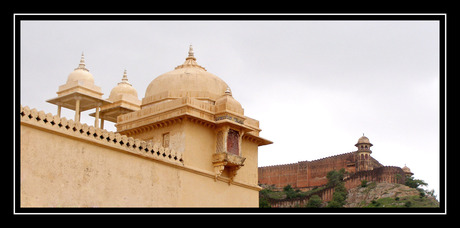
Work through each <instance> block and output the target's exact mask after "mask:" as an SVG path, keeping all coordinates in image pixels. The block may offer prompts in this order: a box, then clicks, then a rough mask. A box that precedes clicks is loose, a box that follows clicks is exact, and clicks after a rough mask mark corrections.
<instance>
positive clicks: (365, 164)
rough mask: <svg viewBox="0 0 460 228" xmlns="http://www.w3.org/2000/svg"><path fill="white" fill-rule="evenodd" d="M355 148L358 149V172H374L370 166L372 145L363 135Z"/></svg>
mask: <svg viewBox="0 0 460 228" xmlns="http://www.w3.org/2000/svg"><path fill="white" fill-rule="evenodd" d="M355 146H356V147H357V148H358V150H357V151H356V171H358V172H359V171H367V170H372V169H373V168H372V166H371V164H370V161H371V160H370V158H371V153H372V151H371V146H373V145H372V143H371V142H370V141H369V139H368V138H367V137H366V136H364V134H363V136H362V137H361V138H359V139H358V143H356V144H355Z"/></svg>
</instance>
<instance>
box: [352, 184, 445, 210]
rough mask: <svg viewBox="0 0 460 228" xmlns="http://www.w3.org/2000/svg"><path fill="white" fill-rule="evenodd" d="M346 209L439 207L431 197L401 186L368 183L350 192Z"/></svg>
mask: <svg viewBox="0 0 460 228" xmlns="http://www.w3.org/2000/svg"><path fill="white" fill-rule="evenodd" d="M346 201H347V204H346V205H345V206H344V207H439V202H438V201H437V200H436V199H435V198H434V197H433V196H430V195H425V194H421V193H420V191H418V190H417V189H415V188H410V187H408V186H405V185H401V184H390V183H375V182H371V183H368V184H367V185H366V186H365V187H361V186H359V187H356V188H352V189H350V190H348V196H347V200H346Z"/></svg>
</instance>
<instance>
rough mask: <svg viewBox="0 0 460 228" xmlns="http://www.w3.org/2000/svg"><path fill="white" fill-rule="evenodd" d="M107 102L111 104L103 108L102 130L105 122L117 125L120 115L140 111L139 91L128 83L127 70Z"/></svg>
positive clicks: (101, 115)
mask: <svg viewBox="0 0 460 228" xmlns="http://www.w3.org/2000/svg"><path fill="white" fill-rule="evenodd" d="M107 101H109V102H111V103H110V104H107V105H104V106H102V107H101V112H100V118H101V128H104V120H107V121H110V122H113V123H116V122H117V117H118V116H119V115H122V114H126V113H130V112H134V111H137V110H139V109H140V105H141V101H140V100H139V98H138V96H137V90H136V89H134V87H133V86H132V85H131V84H130V83H129V82H128V75H127V73H126V70H125V71H124V72H123V78H122V79H121V82H119V83H118V84H117V85H116V86H115V87H113V89H112V90H111V91H110V95H109V98H108V99H107ZM94 115H95V113H92V114H90V116H94Z"/></svg>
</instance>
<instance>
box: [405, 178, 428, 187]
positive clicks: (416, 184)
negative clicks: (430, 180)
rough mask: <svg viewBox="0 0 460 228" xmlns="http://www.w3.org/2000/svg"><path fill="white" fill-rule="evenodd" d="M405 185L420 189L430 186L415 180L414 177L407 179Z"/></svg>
mask: <svg viewBox="0 0 460 228" xmlns="http://www.w3.org/2000/svg"><path fill="white" fill-rule="evenodd" d="M405 185H406V186H409V187H411V188H418V187H419V186H426V185H428V184H427V183H426V182H425V181H423V180H419V179H414V177H406V183H405Z"/></svg>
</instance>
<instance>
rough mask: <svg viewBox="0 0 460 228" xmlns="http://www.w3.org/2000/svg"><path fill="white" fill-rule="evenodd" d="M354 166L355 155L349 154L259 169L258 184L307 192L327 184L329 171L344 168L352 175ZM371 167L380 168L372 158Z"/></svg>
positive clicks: (354, 169)
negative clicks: (288, 187)
mask: <svg viewBox="0 0 460 228" xmlns="http://www.w3.org/2000/svg"><path fill="white" fill-rule="evenodd" d="M355 164H356V157H355V153H354V152H349V153H344V154H339V155H335V156H331V157H326V158H322V159H318V160H313V161H301V162H297V163H292V164H284V165H274V166H265V167H259V183H260V184H267V185H275V187H277V188H282V187H284V186H286V185H288V184H289V185H291V186H292V187H295V188H301V189H305V190H309V189H311V188H313V187H318V186H322V185H325V184H326V183H327V178H326V175H327V173H328V172H329V171H331V170H340V169H342V168H344V169H345V170H346V171H347V172H348V173H354V172H355V171H356V166H355ZM371 166H372V167H374V168H377V167H382V165H381V164H380V163H379V162H378V161H377V160H375V159H374V158H372V157H371Z"/></svg>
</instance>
